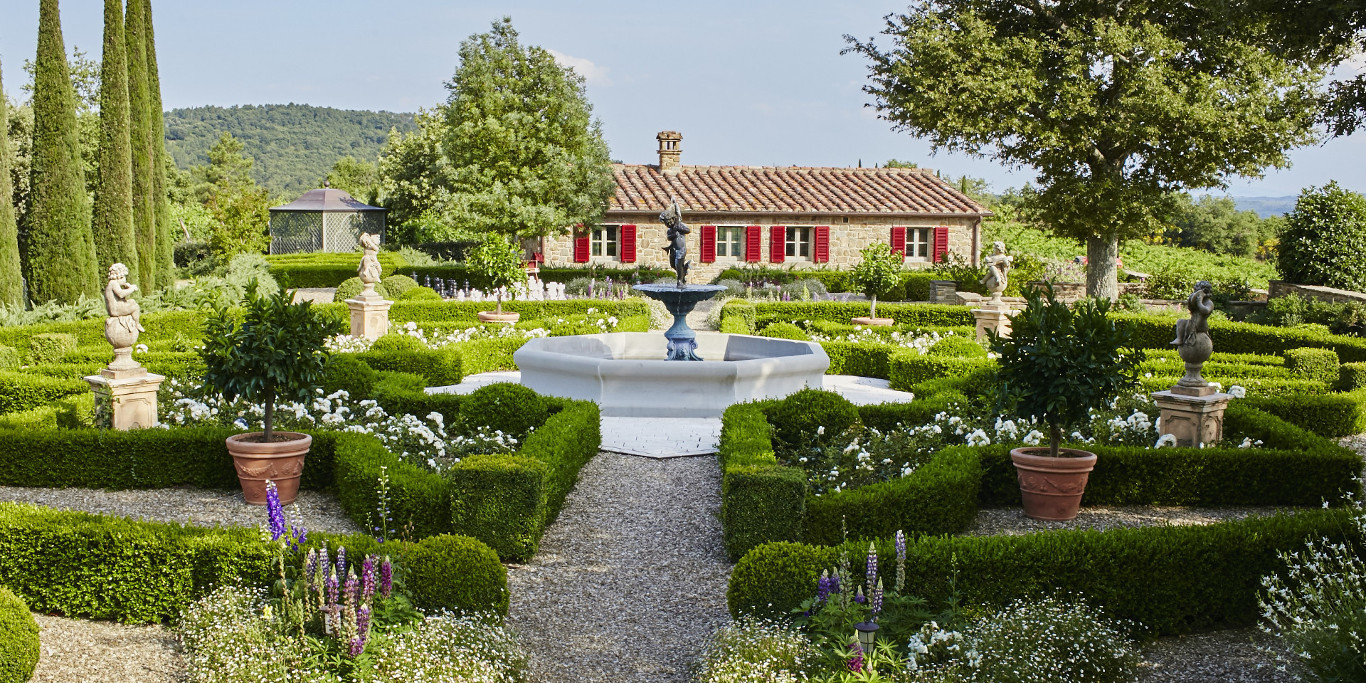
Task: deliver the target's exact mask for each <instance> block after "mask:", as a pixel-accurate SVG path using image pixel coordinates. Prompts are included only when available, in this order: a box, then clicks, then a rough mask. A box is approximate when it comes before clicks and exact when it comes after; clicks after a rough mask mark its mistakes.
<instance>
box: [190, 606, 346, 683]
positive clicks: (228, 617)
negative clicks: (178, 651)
mask: <svg viewBox="0 0 1366 683" xmlns="http://www.w3.org/2000/svg"><path fill="white" fill-rule="evenodd" d="M265 605H266V595H265V591H263V590H259V589H251V588H239V587H235V586H224V587H222V588H219V589H218V590H216V591H214V592H212V593H210V594H209V595H207V596H205V597H203V598H201V599H199V600H198V601H196V602H194V603H192V604H190V605H189V606H188V607H186V608H185V610H184V611H183V612H182V613H181V616H180V623H179V624H178V625H177V627H176V635H177V636H178V637H179V638H180V643H181V646H182V647H183V648H184V650H185V668H186V671H187V672H188V673H189V679H190V680H191V681H194V682H195V683H293V682H295V681H305V682H308V683H315V682H316V683H322V682H331V681H341V678H339V677H338V676H336V675H335V674H333V673H330V672H328V671H327V670H326V669H324V668H323V666H322V665H321V664H320V663H319V661H318V657H317V655H318V654H320V653H319V652H315V651H314V648H312V647H310V645H311V644H310V642H309V641H307V640H299V639H294V638H290V637H288V636H286V635H285V629H284V627H283V625H282V624H281V623H280V620H279V618H278V615H277V614H274V613H268V612H266V607H265Z"/></svg>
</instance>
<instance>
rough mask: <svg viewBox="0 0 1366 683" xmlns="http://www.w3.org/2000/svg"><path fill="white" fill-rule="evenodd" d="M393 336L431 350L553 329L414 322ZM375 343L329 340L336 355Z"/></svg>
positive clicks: (339, 338)
mask: <svg viewBox="0 0 1366 683" xmlns="http://www.w3.org/2000/svg"><path fill="white" fill-rule="evenodd" d="M614 324H615V323H614ZM390 333H391V334H401V335H404V336H407V337H412V338H413V339H416V340H417V341H419V342H421V343H422V345H423V346H425V347H427V348H429V349H439V348H442V347H444V346H449V345H451V344H460V343H463V342H469V341H478V340H481V339H534V338H536V337H545V336H549V334H550V332H549V330H546V329H544V328H536V329H518V328H515V327H512V326H509V325H472V326H470V327H466V328H463V329H458V330H447V331H444V332H441V331H432V330H424V329H422V328H421V327H419V326H418V324H417V323H415V322H412V321H409V322H406V323H404V324H403V325H402V326H401V327H397V328H394V329H391V330H390ZM373 344H374V340H371V339H366V338H365V337H352V336H350V335H346V334H342V335H337V336H335V337H332V338H331V339H329V340H328V342H327V348H328V350H330V351H332V352H333V353H361V352H363V351H369V350H370V346H371V345H373Z"/></svg>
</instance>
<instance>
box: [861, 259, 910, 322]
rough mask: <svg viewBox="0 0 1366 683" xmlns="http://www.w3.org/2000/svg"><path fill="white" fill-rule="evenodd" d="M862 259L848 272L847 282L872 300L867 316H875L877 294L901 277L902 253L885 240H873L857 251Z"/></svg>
mask: <svg viewBox="0 0 1366 683" xmlns="http://www.w3.org/2000/svg"><path fill="white" fill-rule="evenodd" d="M859 255H860V256H861V257H862V259H863V260H861V261H859V264H858V265H857V266H854V269H853V270H852V271H850V273H849V283H850V284H852V285H854V287H855V288H857V289H858V291H860V292H863V294H864V296H867V297H868V298H869V299H870V300H872V302H873V303H872V306H871V307H870V309H869V311H868V317H870V318H876V317H877V296H878V295H879V294H885V293H887V291H888V290H890V289H891V288H893V287H895V286H896V283H897V280H898V279H899V278H900V277H901V263H902V255H901V254H898V253H896V252H894V251H892V246H891V245H890V244H887V243H886V242H874V243H872V244H870V245H868V246H866V247H864V248H863V251H861V252H859Z"/></svg>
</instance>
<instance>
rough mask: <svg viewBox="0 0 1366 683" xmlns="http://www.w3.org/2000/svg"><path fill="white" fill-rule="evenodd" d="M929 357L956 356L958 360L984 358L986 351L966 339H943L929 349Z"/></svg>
mask: <svg viewBox="0 0 1366 683" xmlns="http://www.w3.org/2000/svg"><path fill="white" fill-rule="evenodd" d="M929 355H931V356H956V357H958V358H986V357H987V350H986V349H985V348H982V345H981V344H978V343H977V342H976V341H974V340H972V339H968V338H967V337H945V338H943V339H940V340H939V341H937V342H935V343H934V346H931V347H930V352H929Z"/></svg>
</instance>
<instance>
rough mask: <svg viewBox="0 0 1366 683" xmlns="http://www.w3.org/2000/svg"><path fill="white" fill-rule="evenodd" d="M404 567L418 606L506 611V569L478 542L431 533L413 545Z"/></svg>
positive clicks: (503, 613) (472, 610)
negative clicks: (432, 534)
mask: <svg viewBox="0 0 1366 683" xmlns="http://www.w3.org/2000/svg"><path fill="white" fill-rule="evenodd" d="M402 566H403V567H404V577H403V578H404V582H403V586H404V588H405V589H406V590H407V591H408V594H409V595H411V596H412V599H413V605H414V606H416V607H418V608H422V609H450V610H456V611H461V612H480V611H486V610H492V611H494V612H496V613H498V614H500V615H506V614H507V611H508V589H507V570H506V569H503V565H501V564H499V563H498V555H496V554H495V553H494V552H493V550H491V549H490V548H489V547H488V546H486V545H484V544H483V543H480V542H479V541H476V540H474V539H472V538H469V537H466V536H448V535H444V534H443V535H441V536H432V537H430V538H426V539H423V540H422V542H421V543H418V544H416V545H413V546H411V547H410V548H409V549H408V552H407V553H406V554H404V555H403V561H402Z"/></svg>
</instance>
